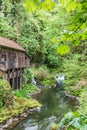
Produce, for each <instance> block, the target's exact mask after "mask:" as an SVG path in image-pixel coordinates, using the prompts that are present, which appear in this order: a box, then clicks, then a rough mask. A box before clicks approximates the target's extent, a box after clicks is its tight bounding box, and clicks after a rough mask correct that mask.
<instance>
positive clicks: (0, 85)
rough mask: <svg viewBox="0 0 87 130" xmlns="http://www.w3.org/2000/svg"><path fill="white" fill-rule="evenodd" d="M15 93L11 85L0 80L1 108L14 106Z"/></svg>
mask: <svg viewBox="0 0 87 130" xmlns="http://www.w3.org/2000/svg"><path fill="white" fill-rule="evenodd" d="M12 101H13V93H12V90H11V87H10V85H9V83H8V82H7V81H6V80H2V79H0V107H2V106H5V105H7V106H8V105H10V104H12Z"/></svg>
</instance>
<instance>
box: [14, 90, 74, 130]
mask: <svg viewBox="0 0 87 130" xmlns="http://www.w3.org/2000/svg"><path fill="white" fill-rule="evenodd" d="M36 98H37V100H38V101H39V102H41V103H42V104H43V107H42V108H41V110H40V109H38V112H34V113H33V114H32V115H31V116H30V115H29V117H27V119H26V120H24V121H22V122H21V123H20V124H19V125H18V126H16V127H15V128H13V129H12V130H50V129H51V126H52V125H53V124H55V123H58V122H59V121H60V120H61V118H62V117H63V115H64V114H65V113H66V112H69V110H74V109H75V104H74V103H72V104H71V102H72V101H71V99H70V98H67V97H66V95H65V93H64V90H59V89H58V88H51V89H47V88H45V89H43V90H42V91H41V93H40V94H39V95H37V96H36Z"/></svg>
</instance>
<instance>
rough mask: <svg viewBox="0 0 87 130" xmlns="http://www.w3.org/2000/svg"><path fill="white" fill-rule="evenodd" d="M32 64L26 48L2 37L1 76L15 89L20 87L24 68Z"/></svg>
mask: <svg viewBox="0 0 87 130" xmlns="http://www.w3.org/2000/svg"><path fill="white" fill-rule="evenodd" d="M29 66H30V59H29V57H28V56H27V55H26V53H25V50H24V49H23V48H22V47H21V46H19V45H18V44H17V43H15V42H14V41H12V40H9V39H6V38H3V37H0V77H1V78H3V79H6V80H8V81H9V83H10V85H11V87H12V88H13V89H20V87H21V83H22V74H23V72H24V69H25V68H27V67H29Z"/></svg>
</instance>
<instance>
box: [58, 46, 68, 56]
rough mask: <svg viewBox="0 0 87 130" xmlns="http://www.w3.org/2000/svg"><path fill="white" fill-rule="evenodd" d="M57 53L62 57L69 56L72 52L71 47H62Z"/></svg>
mask: <svg viewBox="0 0 87 130" xmlns="http://www.w3.org/2000/svg"><path fill="white" fill-rule="evenodd" d="M57 52H58V53H59V54H61V55H64V54H68V53H69V52H70V47H69V46H67V45H60V46H59V47H58V48H57Z"/></svg>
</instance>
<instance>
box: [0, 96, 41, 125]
mask: <svg viewBox="0 0 87 130" xmlns="http://www.w3.org/2000/svg"><path fill="white" fill-rule="evenodd" d="M41 106H42V105H41V104H40V103H39V102H37V101H36V100H34V99H24V98H21V97H15V98H14V101H13V104H12V105H10V106H8V107H2V108H0V124H2V123H3V122H5V121H6V120H8V119H10V118H12V117H14V116H18V115H19V114H21V113H23V112H24V111H25V110H28V109H31V108H34V107H41Z"/></svg>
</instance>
